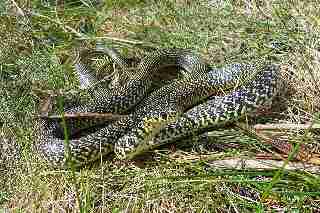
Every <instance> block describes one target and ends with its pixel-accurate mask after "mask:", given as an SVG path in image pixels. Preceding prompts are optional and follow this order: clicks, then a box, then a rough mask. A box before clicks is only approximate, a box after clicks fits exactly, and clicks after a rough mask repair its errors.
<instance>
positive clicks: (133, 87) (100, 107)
mask: <svg viewBox="0 0 320 213" xmlns="http://www.w3.org/2000/svg"><path fill="white" fill-rule="evenodd" d="M112 57H115V56H112ZM116 63H120V62H116ZM121 63H122V62H121ZM166 66H178V67H181V68H183V69H184V70H185V71H186V74H185V76H184V77H183V78H182V79H179V80H173V81H172V82H171V83H169V84H167V85H164V86H163V87H161V88H159V89H158V90H155V91H153V92H152V93H150V94H148V90H149V89H150V85H151V83H152V80H153V75H154V73H156V72H157V71H158V70H159V69H160V68H162V67H166ZM83 67H84V68H83ZM83 67H82V68H83V69H86V68H85V66H83ZM85 73H87V72H86V71H85ZM86 75H87V76H90V78H91V77H92V75H88V74H86ZM84 78H85V77H84ZM90 81H91V82H95V81H94V80H90ZM277 81H278V68H277V67H276V66H273V65H271V66H266V65H265V64H264V63H261V62H256V63H252V64H250V65H246V64H234V65H230V66H226V67H224V68H221V69H217V68H215V69H213V68H210V67H209V66H208V65H207V64H206V63H204V62H203V60H202V59H201V58H200V57H199V55H197V54H194V53H192V51H190V50H176V49H174V50H161V51H155V52H152V53H151V54H149V55H147V56H146V57H145V58H144V59H142V61H141V62H140V64H139V65H138V67H137V74H136V75H134V76H133V77H131V79H129V80H128V81H127V82H126V83H125V84H124V85H120V86H119V87H116V88H113V89H112V90H110V89H108V88H106V85H104V84H101V85H99V84H98V85H96V86H95V93H92V94H90V95H91V96H92V97H91V98H92V99H93V100H94V101H93V102H91V103H90V104H87V105H86V104H85V105H81V106H80V105H73V106H72V105H71V107H69V108H66V109H65V110H66V112H113V113H114V112H115V113H124V112H126V113H128V116H127V117H124V118H121V119H120V120H117V121H113V122H107V123H105V125H103V126H102V127H101V126H100V127H96V129H95V131H94V132H91V133H88V134H83V135H81V137H79V138H73V137H70V138H69V148H70V149H68V150H69V151H70V152H69V153H70V157H69V159H71V160H72V161H73V162H75V163H76V165H83V164H86V163H88V162H91V161H94V160H96V159H97V158H99V157H101V156H103V155H106V154H109V153H110V152H112V151H115V152H116V154H117V155H118V156H119V157H121V158H131V157H133V156H135V155H137V154H140V153H141V152H143V151H144V150H149V149H151V148H153V147H156V146H159V145H161V144H164V143H167V142H169V141H172V140H176V139H180V138H182V137H186V136H188V135H192V134H197V133H201V132H203V131H206V130H207V129H208V128H214V127H216V126H221V125H223V124H225V123H226V122H230V121H233V120H236V119H238V118H239V117H241V116H243V115H245V114H247V113H253V112H254V111H255V110H256V109H257V108H258V107H259V106H261V105H265V104H267V103H268V102H270V100H271V99H272V97H273V95H274V93H275V92H276V89H277V86H276V82H277ZM83 82H86V80H83ZM87 86H89V87H90V84H88V85H87ZM206 99H208V100H206ZM41 122H42V123H41V131H40V143H39V146H38V151H39V152H40V153H41V155H42V156H43V157H44V158H45V159H46V160H47V161H48V162H49V163H51V164H53V165H55V166H63V165H65V162H66V159H67V157H66V154H65V153H66V151H67V150H65V141H64V139H63V138H59V137H56V131H57V128H58V126H59V124H57V123H56V122H54V121H52V120H50V119H44V120H42V121H41ZM77 125H79V124H77ZM90 125H94V122H93V123H91V124H89V125H87V126H90ZM87 126H86V127H87ZM77 128H78V127H77ZM154 129H155V130H156V132H155V131H154ZM71 136H72V135H71Z"/></svg>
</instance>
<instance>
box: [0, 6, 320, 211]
mask: <svg viewBox="0 0 320 213" xmlns="http://www.w3.org/2000/svg"><path fill="white" fill-rule="evenodd" d="M31 2H32V4H31ZM44 2H47V3H46V4H44ZM95 2H97V1H95ZM95 2H93V1H90V0H83V1H73V0H65V1H64V3H62V1H49V0H48V1H40V0H34V1H23V0H21V1H14V0H10V1H4V2H1V3H0V15H1V16H0V27H1V29H6V30H1V31H0V38H1V41H0V87H1V90H0V109H1V111H0V127H1V132H5V133H6V134H5V136H3V137H0V142H1V143H2V144H7V143H9V141H11V142H10V143H17V144H19V145H20V147H21V149H22V150H23V152H22V157H21V159H20V161H15V163H14V165H8V164H1V167H0V172H1V173H0V178H1V181H0V184H1V186H0V205H1V207H0V208H2V210H17V211H18V210H24V211H26V212H48V211H50V212H79V211H80V212H140V211H145V212H211V211H217V212H229V211H230V212H252V211H257V212H262V211H272V210H274V211H288V212H291V211H298V210H300V211H302V212H312V211H318V210H319V209H320V203H319V200H320V196H319V194H320V182H319V180H320V179H319V174H313V173H311V172H308V171H307V170H305V171H303V170H302V169H300V170H299V171H291V170H289V169H286V168H284V166H285V165H286V163H285V162H284V164H283V165H284V166H283V167H282V168H280V169H279V168H278V167H272V168H274V169H267V170H265V169H264V170H263V169H261V170H260V169H257V168H254V169H248V168H245V169H244V167H242V168H243V169H239V168H238V167H237V168H235V167H232V168H217V165H216V164H215V162H216V161H222V160H226V159H230V158H232V159H234V158H245V159H249V160H250V159H251V160H253V159H254V158H255V156H256V153H258V152H268V153H273V154H274V155H276V153H275V151H274V150H273V149H272V147H270V146H269V145H265V144H262V143H261V142H260V141H258V140H256V139H253V138H251V137H249V136H246V135H245V134H244V133H243V132H241V131H240V132H239V131H238V130H225V131H222V130H220V131H217V132H214V133H211V134H210V135H209V139H208V140H209V142H203V139H201V138H199V137H195V138H192V139H190V140H187V141H185V143H183V144H177V145H172V146H169V147H168V146H166V147H161V148H159V149H157V150H155V151H153V152H151V153H147V154H146V155H144V156H142V157H140V158H139V159H135V160H133V161H119V160H116V159H112V158H111V159H109V160H107V161H105V162H101V163H99V162H98V163H97V164H95V165H90V166H88V167H87V168H83V169H80V170H78V171H76V172H75V173H72V171H62V170H61V171H60V170H53V169H52V168H48V167H46V166H44V165H42V164H41V163H39V162H37V161H36V160H35V159H34V156H33V154H32V153H31V152H30V147H31V145H32V143H33V142H34V134H35V130H34V128H33V127H34V119H33V115H34V114H36V113H37V110H38V108H37V107H38V105H39V102H40V100H39V99H38V98H37V97H35V96H34V95H32V87H33V86H34V85H42V87H44V89H62V88H63V89H64V90H70V89H75V88H76V85H77V81H76V79H75V76H74V74H73V70H72V62H73V59H74V58H73V56H72V53H73V48H75V47H77V46H81V45H84V44H83V43H85V45H92V44H93V43H94V41H95V40H97V39H98V38H101V37H103V38H104V39H103V40H105V41H107V42H108V43H111V44H113V45H114V46H118V47H121V49H122V50H123V52H124V53H125V54H128V55H136V52H138V55H139V54H141V52H142V51H141V49H139V48H137V45H136V46H135V45H133V44H134V43H141V42H142V43H143V46H152V47H170V48H172V47H182V48H192V49H194V50H197V51H199V52H200V53H201V54H202V55H203V56H204V58H205V59H207V61H208V62H210V63H211V64H216V65H218V66H219V65H223V64H227V63H232V62H235V61H245V60H253V59H255V58H261V57H264V58H267V59H269V60H272V61H274V62H275V63H279V64H281V65H282V71H283V72H282V74H283V76H284V79H285V80H286V82H287V84H288V85H287V86H288V94H287V95H286V96H285V97H282V98H280V99H279V101H280V102H281V103H282V104H283V105H284V107H281V109H280V110H278V111H275V112H274V114H275V115H276V119H273V120H272V118H259V119H258V122H266V121H272V122H278V123H297V124H299V123H304V122H317V123H319V106H320V99H319V97H320V94H319V93H320V90H319V86H320V85H319V82H320V66H319V65H320V64H319V20H320V19H319V14H320V11H319V6H318V5H319V2H316V1H314V2H313V1H281V2H280V1H266V0H263V1H219V0H216V1H204V0H201V1H188V0H176V1H173V0H170V1H123V0H121V1H107V3H105V4H104V5H103V4H101V5H98V6H95V5H96V4H95ZM95 7H96V8H95ZM130 41H131V42H130ZM282 104H281V105H282ZM279 105H280V104H279ZM12 133H13V134H12ZM285 133H286V134H287V135H289V141H290V142H295V143H297V144H301V143H314V144H316V145H319V141H318V138H319V134H318V132H314V131H290V132H289V131H287V132H285ZM8 138H10V140H8ZM1 155H2V156H3V155H4V153H3V152H2V153H1ZM0 210H1V209H0Z"/></svg>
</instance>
